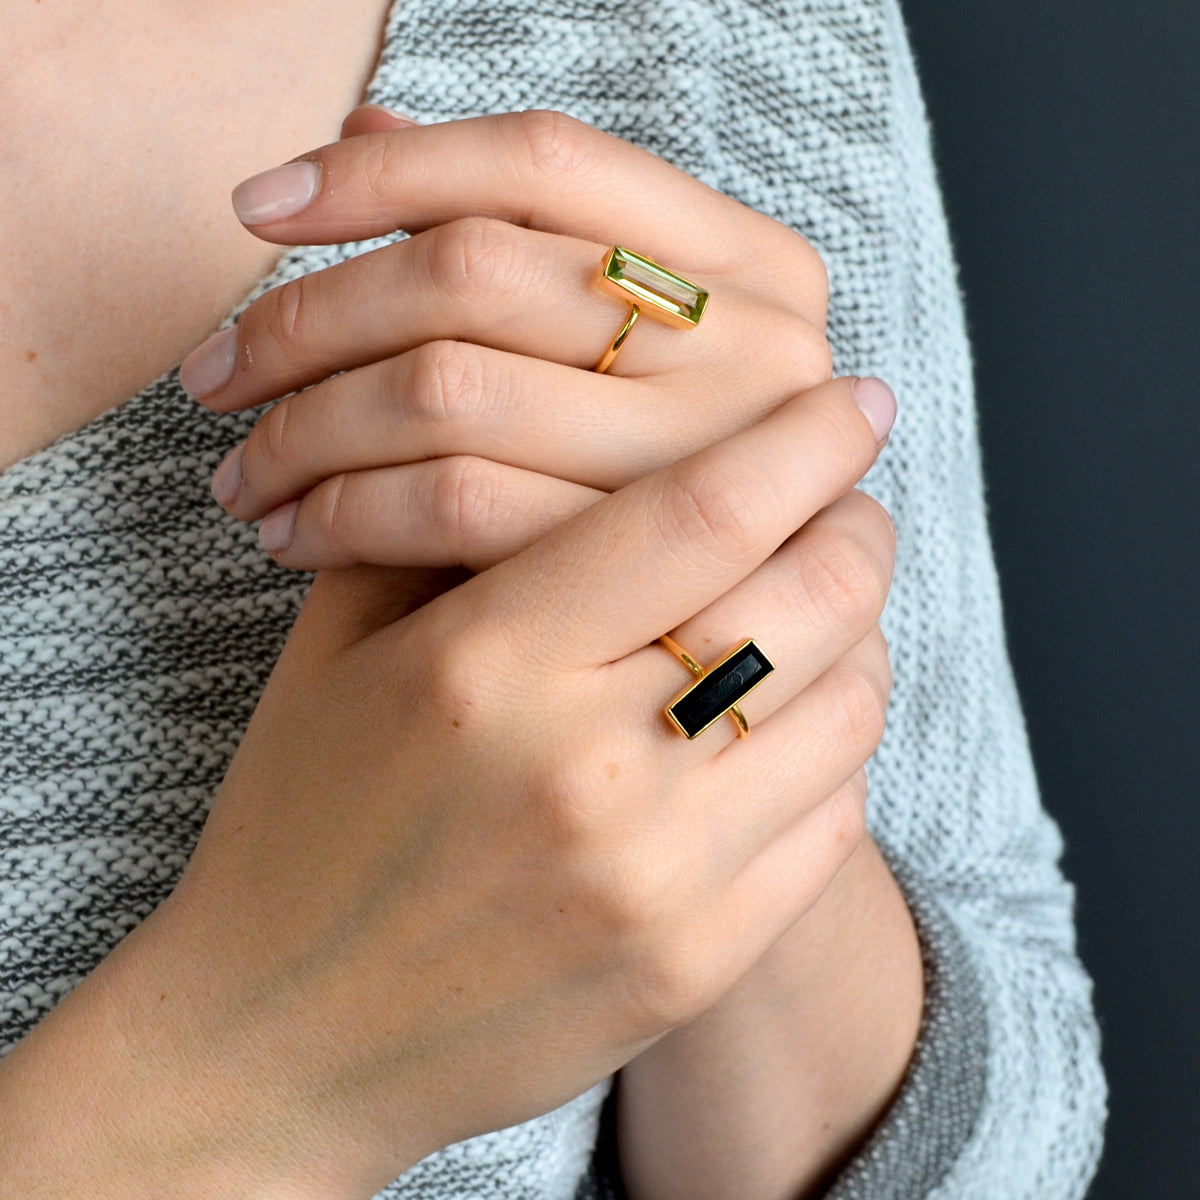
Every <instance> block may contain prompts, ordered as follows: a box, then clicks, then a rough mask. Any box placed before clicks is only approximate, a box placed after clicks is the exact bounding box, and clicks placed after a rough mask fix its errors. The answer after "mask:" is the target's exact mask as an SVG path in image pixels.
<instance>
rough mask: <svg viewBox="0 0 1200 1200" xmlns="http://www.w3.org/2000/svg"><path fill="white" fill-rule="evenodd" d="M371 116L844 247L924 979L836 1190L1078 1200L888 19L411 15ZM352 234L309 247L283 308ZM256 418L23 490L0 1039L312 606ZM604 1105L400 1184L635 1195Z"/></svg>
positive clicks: (842, 337)
mask: <svg viewBox="0 0 1200 1200" xmlns="http://www.w3.org/2000/svg"><path fill="white" fill-rule="evenodd" d="M370 99H372V100H376V101H379V102H382V103H386V104H391V105H394V106H396V107H398V108H400V109H401V110H404V111H408V112H410V113H412V114H413V115H414V116H417V117H419V118H422V119H425V120H443V119H448V118H454V117H462V116H469V115H476V114H479V113H485V112H497V111H501V110H505V109H515V108H526V107H534V106H538V107H541V106H548V107H557V108H562V109H565V110H566V111H569V112H571V113H574V114H575V115H577V116H579V117H582V118H583V119H585V120H587V121H590V122H592V123H594V124H597V125H599V126H602V127H603V128H605V129H608V130H610V131H611V132H613V133H616V134H618V135H620V136H621V137H624V138H628V139H630V140H631V141H634V142H636V143H638V144H640V145H642V146H645V147H647V148H649V149H651V150H653V151H655V152H657V153H659V154H661V155H664V156H665V157H666V158H668V159H670V160H671V161H672V162H674V163H676V164H678V165H679V166H681V167H683V168H685V169H686V170H688V171H689V172H691V173H693V174H695V175H697V176H699V177H700V178H701V179H703V180H705V181H706V182H708V183H710V184H712V185H714V186H715V187H718V188H720V189H722V190H724V191H726V192H728V193H730V194H731V195H734V196H736V197H738V198H739V199H740V200H743V201H744V202H745V203H747V204H749V205H751V206H753V207H755V208H757V209H761V210H762V211H765V212H767V213H770V214H772V215H773V216H776V217H778V218H780V219H781V220H783V221H786V222H788V223H789V224H791V225H793V226H794V227H795V228H797V229H799V230H800V231H801V232H803V233H804V234H805V235H806V236H807V237H809V238H810V239H811V240H812V241H813V242H814V243H815V244H816V246H817V247H818V249H819V250H820V251H821V252H822V254H823V255H824V257H825V260H826V262H827V263H828V265H829V270H830V276H831V281H832V302H831V306H830V317H829V321H830V336H831V339H832V342H833V345H834V349H835V355H836V361H837V368H838V370H839V371H840V372H850V371H855V372H863V373H867V372H869V373H872V374H878V375H881V376H882V377H883V378H885V379H887V380H889V381H890V382H891V383H892V384H893V385H894V386H895V387H896V390H897V392H898V394H899V396H900V401H901V404H900V420H899V424H898V426H897V428H896V430H895V432H894V433H893V435H892V438H891V441H890V443H889V445H888V447H887V449H886V451H885V453H884V455H883V457H882V459H881V461H880V462H879V463H878V464H877V466H876V468H875V469H874V470H873V472H872V474H871V475H870V477H869V479H868V488H869V490H871V491H872V492H873V493H874V494H875V495H876V496H877V497H878V498H879V499H880V500H881V501H882V502H883V503H884V504H885V505H886V506H887V507H888V509H889V510H890V511H891V512H892V514H893V516H894V518H895V521H896V525H897V527H898V531H899V551H898V562H897V571H896V581H895V586H894V589H893V592H892V596H891V600H890V602H889V604H888V608H887V612H886V613H885V617H884V624H885V628H886V632H887V635H888V638H889V641H890V643H891V647H892V656H893V665H894V668H895V678H896V683H895V692H894V695H893V698H892V703H891V711H890V720H889V725H888V731H887V734H886V737H885V739H884V742H883V745H882V746H881V748H880V750H879V752H878V755H877V756H876V759H875V760H874V762H873V764H872V768H871V792H872V796H871V802H870V822H871V827H872V830H873V833H874V835H875V837H876V839H877V840H878V841H879V843H880V844H881V846H882V847H883V849H884V851H885V853H886V854H887V856H888V858H889V861H890V862H891V864H892V867H893V869H894V871H895V873H896V875H897V877H898V878H899V880H900V881H901V884H902V886H903V887H904V889H905V891H906V893H907V896H908V899H909V902H910V905H911V907H912V910H913V912H914V914H915V916H916V919H917V922H918V925H919V928H920V931H921V935H922V941H923V947H924V952H925V958H926V963H927V977H928V1000H927V1007H926V1014H925V1021H924V1027H923V1030H922V1033H921V1038H920V1043H919V1046H918V1050H917V1055H916V1059H915V1061H914V1064H913V1066H912V1069H911V1071H910V1074H909V1077H908V1079H907V1081H906V1083H905V1085H904V1087H903V1090H902V1093H901V1095H900V1096H899V1098H898V1099H897V1101H896V1102H895V1104H894V1107H893V1109H892V1111H891V1112H890V1113H889V1115H888V1116H887V1118H886V1119H885V1121H884V1123H883V1124H882V1126H881V1127H880V1128H879V1129H878V1130H877V1132H876V1133H875V1135H874V1136H873V1137H872V1138H871V1140H870V1142H869V1143H868V1144H867V1145H866V1146H865V1147H864V1148H863V1150H862V1151H861V1153H859V1155H858V1156H857V1157H856V1158H855V1159H854V1161H853V1162H852V1163H850V1165H849V1166H848V1168H847V1169H846V1170H845V1171H844V1173H843V1174H842V1175H841V1177H840V1178H839V1179H838V1180H837V1181H836V1182H835V1184H834V1185H833V1187H832V1190H831V1192H830V1196H831V1197H835V1198H836V1200H851V1198H862V1200H866V1198H868V1197H869V1198H871V1200H883V1198H885V1197H887V1198H895V1200H912V1198H915V1197H925V1198H928V1200H935V1198H936V1200H950V1198H953V1200H976V1198H978V1200H984V1198H986V1200H998V1198H1013V1200H1016V1198H1018V1197H1028V1198H1030V1200H1057V1198H1058V1197H1079V1196H1082V1195H1083V1193H1084V1191H1085V1188H1086V1185H1087V1181H1088V1179H1089V1178H1090V1175H1091V1173H1092V1171H1093V1169H1094V1167H1095V1163H1096V1160H1097V1157H1098V1153H1099V1146H1100V1133H1101V1126H1102V1123H1103V1116H1104V1083H1103V1080H1102V1077H1101V1074H1100V1069H1099V1065H1098V1056H1097V1033H1096V1026H1095V1022H1094V1020H1093V1016H1092V1011H1091V1006H1090V994H1091V989H1090V984H1089V981H1088V979H1087V978H1086V976H1085V975H1084V973H1083V972H1082V970H1081V969H1080V966H1079V963H1078V962H1077V960H1076V958H1075V953H1074V944H1073V930H1072V913H1071V910H1072V893H1071V890H1070V888H1069V886H1068V885H1067V884H1066V883H1065V882H1064V881H1063V879H1062V877H1061V875H1060V874H1059V872H1058V869H1057V866H1056V860H1057V857H1058V855H1059V851H1060V843H1059V838H1058V833H1057V831H1056V829H1055V827H1054V825H1053V824H1052V823H1051V821H1050V820H1049V818H1048V817H1047V816H1046V814H1045V813H1044V812H1043V811H1042V809H1041V807H1040V805H1039V801H1038V795H1037V789H1036V784H1035V781H1034V776H1033V772H1032V769H1031V766H1030V760H1029V754H1028V749H1027V746H1026V740H1025V733H1024V729H1023V725H1022V719H1021V714H1020V709H1019V707H1018V702H1017V698H1016V695H1015V693H1014V689H1013V684H1012V679H1011V675H1010V671H1009V666H1008V662H1007V659H1006V655H1005V647H1004V642H1003V635H1002V628H1001V616H1000V608H999V600H998V593H997V586H996V579H995V574H994V571H993V566H992V561H991V556H990V550H989V544H988V534H987V528H986V524H985V517H984V508H983V502H982V497H981V483H980V469H979V457H978V451H977V446H976V432H975V420H974V415H973V410H972V397H971V369H970V360H969V355H968V350H967V344H966V339H965V336H964V331H963V321H962V314H961V311H960V305H959V299H958V294H957V291H956V284H955V275H954V267H953V263H952V259H951V254H950V250H949V245H948V239H947V235H946V229H945V223H944V219H943V216H942V210H941V205H940V200H939V196H938V191H937V187H936V182H935V178H934V172H933V168H932V165H931V158H930V152H929V146H928V141H927V131H926V126H925V119H924V115H923V110H922V106H921V101H920V98H919V95H918V90H917V85H916V81H915V78H914V73H913V65H912V62H911V59H910V55H909V51H908V48H907V45H906V41H905V35H904V30H903V27H902V23H901V19H900V15H899V13H898V11H897V8H896V4H895V0H812V2H810V3H800V2H798V0H593V2H592V3H582V2H580V0H520V2H519V3H511V2H508V0H412V2H407V0H400V2H398V3H396V4H395V5H394V7H393V11H392V14H391V18H390V21H389V25H388V32H387V37H386V44H385V48H384V51H383V56H382V59H381V62H380V64H379V67H378V70H377V73H376V75H375V77H374V79H373V81H372V83H371V86H370ZM361 248H362V247H358V246H346V247H336V248H323V249H317V250H311V249H302V250H298V251H294V252H291V253H289V254H287V255H286V256H285V258H284V259H283V260H282V262H281V264H280V266H279V269H278V270H277V271H276V273H275V274H274V275H273V276H272V277H271V279H269V280H268V281H266V283H265V284H264V286H266V285H268V284H274V283H278V282H280V281H282V280H283V279H286V278H291V277H294V276H296V275H298V274H301V273H303V272H306V271H309V270H312V269H314V268H316V267H320V266H322V265H325V264H327V263H329V262H332V261H335V260H337V259H339V258H342V257H345V256H346V255H348V254H350V253H354V252H356V251H357V250H359V249H361ZM252 420H253V416H252V415H250V416H247V415H233V416H227V417H214V416H213V415H212V414H210V413H208V412H207V411H205V410H203V409H201V408H199V407H198V406H196V405H194V404H191V403H189V402H188V401H187V400H186V399H185V398H184V396H183V395H182V393H181V391H180V389H179V385H178V381H177V378H176V376H175V374H174V373H172V374H171V375H168V376H166V377H164V378H163V379H161V380H159V381H158V382H156V383H155V384H153V385H152V386H151V387H149V388H147V389H146V390H145V391H144V392H143V393H142V394H141V395H139V396H137V397H135V398H134V399H132V400H130V401H129V402H128V403H126V404H125V405H124V406H122V407H121V408H120V409H118V410H117V411H115V412H112V413H109V414H108V415H106V416H103V417H101V418H100V419H99V420H96V421H94V422H92V423H91V424H90V425H88V426H87V427H86V428H84V429H83V430H81V431H79V432H78V433H75V434H71V435H69V436H68V437H65V438H63V439H62V440H60V441H59V442H58V443H56V444H55V445H53V446H51V447H50V448H49V449H48V450H46V451H44V452H42V453H39V454H36V455H34V456H33V457H31V458H29V459H26V460H25V461H23V462H21V463H18V464H17V465H15V466H14V467H12V468H11V469H10V470H8V471H6V472H4V473H3V474H2V475H0V663H2V664H3V670H2V672H0V1050H3V1049H5V1048H6V1047H7V1046H9V1045H11V1044H12V1043H14V1042H15V1041H17V1040H18V1039H19V1038H20V1037H22V1036H23V1035H24V1034H25V1033H26V1032H27V1031H28V1030H29V1029H30V1028H31V1027H32V1026H33V1025H34V1023H35V1022H36V1021H38V1020H39V1019H40V1018H41V1017H42V1016H43V1015H44V1014H45V1013H46V1012H47V1011H48V1010H49V1009H50V1008H51V1007H52V1006H53V1005H54V1004H55V1003H56V1002H57V1001H58V1000H59V999H61V998H62V997H63V996H64V995H65V994H66V993H67V992H68V991H69V990H70V989H71V988H72V987H73V986H74V985H75V984H76V983H77V982H78V981H79V980H80V979H81V978H82V977H83V976H84V975H85V974H86V973H87V972H88V971H89V970H90V969H91V968H92V967H93V966H94V965H95V964H96V963H97V962H99V961H100V959H102V958H103V957H104V956H105V954H106V953H107V952H108V951H109V950H110V949H111V947H112V946H113V945H114V944H115V943H116V942H117V941H118V940H119V939H120V938H121V937H122V936H123V935H124V934H125V933H126V932H127V931H128V930H129V929H130V928H131V927H133V926H134V925H135V924H136V923H137V922H138V921H139V920H140V919H141V918H143V917H144V916H145V915H146V914H147V913H149V912H150V911H151V910H152V909H153V908H154V907H155V905H156V904H157V903H158V902H159V901H160V900H161V899H162V898H163V897H164V896H165V895H166V894H167V892H168V891H169V890H170V888H171V887H172V885H173V883H174V882H175V880H176V879H177V878H178V876H179V874H180V871H181V869H182V868H183V865H184V863H185V861H186V859H187V857H188V855H189V853H190V851H191V849H192V847H193V845H194V843H195V841H196V838H197V836H198V834H199V831H200V828H201V825H202V823H203V821H204V816H205V811H206V805H207V803H208V801H209V799H210V797H211V796H212V794H213V791H214V790H215V788H216V785H217V784H218V782H219V781H220V779H221V777H222V774H223V772H224V771H225V768H226V766H227V764H228V762H229V759H230V757H231V755H232V754H233V752H234V749H235V747H236V745H237V741H238V737H239V734H240V732H241V730H242V729H243V728H244V727H245V725H246V723H247V721H248V719H249V717H250V713H251V711H252V709H253V706H254V703H255V699H256V697H257V695H258V693H259V691H260V689H261V688H262V686H263V683H264V681H265V679H266V676H267V674H268V672H269V671H270V668H271V665H272V663H273V661H274V659H275V657H276V655H277V654H278V652H279V649H280V647H281V645H282V644H283V641H284V639H285V637H286V635H287V632H288V629H289V627H290V625H291V622H292V620H293V619H294V617H295V614H296V611H297V608H298V606H299V604H300V602H301V600H302V598H303V596H304V593H305V590H306V587H307V583H308V580H307V578H306V577H304V576H300V575H297V574H295V573H291V572H287V571H283V570H281V569H279V568H277V567H275V566H274V565H273V564H272V563H271V562H269V561H268V560H267V558H266V556H265V555H264V554H263V553H262V552H261V551H260V550H259V549H258V547H257V544H256V541H255V537H254V533H253V531H252V530H250V529H248V528H246V527H245V526H243V525H240V524H238V523H237V522H235V521H232V520H230V519H228V518H227V517H226V516H225V515H224V514H222V513H221V512H220V511H219V510H218V509H217V508H216V506H215V505H214V504H213V503H212V501H211V500H210V498H209V494H208V479H209V475H210V473H211V471H212V469H213V468H214V467H215V465H216V464H217V462H218V461H219V459H220V458H221V456H222V454H223V453H224V451H225V450H227V449H228V448H229V447H230V446H232V445H233V444H234V443H235V441H237V440H238V439H239V438H241V437H242V436H244V435H245V433H246V432H247V431H248V429H249V427H250V424H251V422H252ZM604 1091H605V1089H604V1088H603V1087H600V1088H596V1089H594V1090H593V1091H591V1092H589V1093H587V1094H586V1095H584V1096H582V1097H580V1098H579V1099H577V1100H576V1101H574V1102H573V1103H571V1104H569V1105H567V1106H566V1107H565V1108H564V1109H562V1110H560V1111H558V1112H556V1113H552V1114H550V1115H549V1116H546V1117H542V1118H539V1119H537V1120H534V1121H531V1122H529V1123H528V1124H525V1125H522V1126H520V1127H518V1128H516V1129H511V1130H505V1131H502V1132H500V1133H496V1134H492V1135H489V1136H486V1137H482V1138H478V1139H474V1140H472V1141H470V1142H466V1143H463V1144H461V1145H458V1146H453V1147H450V1148H449V1149H447V1150H445V1151H442V1152H441V1153H439V1154H436V1155H434V1156H433V1157H432V1158H430V1159H427V1160H425V1162H423V1163H421V1164H420V1165H418V1166H417V1167H416V1168H415V1169H414V1170H412V1171H411V1172H409V1173H408V1174H407V1175H406V1176H405V1177H404V1178H403V1179H402V1180H400V1181H398V1182H397V1183H396V1184H395V1185H393V1186H392V1187H391V1188H389V1189H388V1190H387V1191H386V1192H385V1193H384V1195H386V1196H387V1197H390V1198H398V1197H411V1198H414V1200H415V1198H418V1197H419V1198H423V1200H434V1198H446V1200H450V1198H453V1200H465V1198H472V1197H479V1198H483V1197H489V1198H495V1200H509V1198H512V1200H516V1198H518V1197H519V1198H520V1200H571V1198H572V1197H573V1196H576V1195H581V1196H582V1195H595V1194H600V1195H605V1194H612V1193H613V1191H614V1189H617V1188H619V1183H618V1182H617V1181H616V1180H615V1179H614V1178H613V1177H612V1172H611V1170H610V1169H609V1166H608V1165H607V1164H608V1163H609V1162H610V1158H609V1151H610V1150H611V1147H610V1146H606V1145H605V1143H604V1138H603V1137H601V1138H600V1151H599V1153H598V1154H597V1155H596V1156H595V1159H594V1161H593V1149H594V1147H595V1146H596V1143H597V1130H598V1122H599V1114H600V1108H601V1104H602V1101H603V1096H604ZM716 1102H717V1103H718V1104H719V1102H720V1098H719V1097H717V1098H716Z"/></svg>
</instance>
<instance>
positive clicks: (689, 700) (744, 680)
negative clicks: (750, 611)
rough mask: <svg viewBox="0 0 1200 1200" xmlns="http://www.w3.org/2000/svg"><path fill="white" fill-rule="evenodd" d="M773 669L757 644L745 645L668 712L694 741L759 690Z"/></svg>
mask: <svg viewBox="0 0 1200 1200" xmlns="http://www.w3.org/2000/svg"><path fill="white" fill-rule="evenodd" d="M773 670H775V665H774V663H772V662H771V660H770V659H769V658H768V657H767V656H766V655H765V654H764V653H763V652H762V651H761V650H760V649H759V648H758V647H757V646H756V645H755V644H754V642H752V641H751V642H746V643H745V644H743V645H741V646H739V647H738V648H737V649H736V650H734V651H733V653H732V654H729V655H727V656H726V657H725V658H723V659H722V660H721V661H720V662H719V663H717V665H716V666H715V667H713V668H712V669H711V670H710V671H709V672H708V673H707V674H706V675H705V676H704V677H703V678H702V679H698V680H696V682H695V683H694V684H692V686H691V687H690V688H688V690H687V691H686V692H684V694H683V695H682V696H680V697H679V699H678V700H676V701H675V703H674V704H672V705H671V707H670V708H668V709H667V712H668V713H670V715H671V717H672V719H673V720H674V721H675V723H676V724H677V725H678V726H679V728H680V729H682V730H683V732H684V733H685V734H686V735H687V736H688V737H689V738H694V737H695V736H696V735H697V734H698V733H703V732H704V730H706V729H707V728H708V727H709V726H710V725H711V724H712V723H713V722H714V721H715V720H717V719H718V718H719V717H721V716H723V715H724V714H725V713H727V712H728V711H729V710H730V709H731V708H732V707H733V706H734V705H735V704H737V702H738V701H739V700H741V699H742V698H743V697H744V696H746V695H748V694H749V693H750V692H752V691H753V690H754V689H755V688H756V687H758V685H759V684H760V683H762V681H763V680H764V679H766V677H767V676H768V675H770V673H771V672H772V671H773Z"/></svg>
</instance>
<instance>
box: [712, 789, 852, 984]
mask: <svg viewBox="0 0 1200 1200" xmlns="http://www.w3.org/2000/svg"><path fill="white" fill-rule="evenodd" d="M742 794H744V793H742ZM867 794H868V787H867V773H866V771H865V770H862V769H861V768H860V769H859V770H857V771H855V772H854V774H853V775H851V776H850V778H849V779H847V780H846V782H845V783H843V784H842V785H841V786H840V787H839V788H837V789H836V790H835V791H833V792H832V793H831V794H830V795H829V796H828V797H827V798H826V799H824V800H822V801H821V803H819V804H818V805H817V806H816V807H815V808H812V809H811V810H810V811H808V812H806V813H805V814H804V815H803V816H801V817H800V818H799V819H797V820H796V821H794V822H793V823H792V824H790V825H787V826H785V827H784V828H783V829H782V830H781V831H780V832H779V833H778V834H777V835H776V836H775V837H773V838H772V839H770V840H769V841H768V842H767V844H766V845H764V846H763V847H762V849H761V850H759V852H758V853H757V854H756V855H754V856H752V857H751V858H750V860H749V862H747V863H746V864H745V866H744V867H743V868H742V870H741V873H740V874H739V875H738V876H737V878H736V879H735V880H734V881H733V883H732V884H731V885H730V887H729V890H728V891H727V893H726V896H725V906H726V907H725V919H726V920H727V921H728V922H729V923H730V926H731V927H732V928H733V929H734V930H736V931H737V938H738V947H739V951H740V952H741V955H740V961H739V962H738V963H735V964H733V969H734V970H735V971H738V969H739V968H740V970H742V971H744V970H746V969H748V968H749V967H750V966H751V965H753V964H754V963H755V962H757V961H758V959H759V958H760V957H761V956H762V954H763V953H765V952H766V951H767V950H768V949H769V948H770V947H771V946H772V945H773V944H774V943H775V942H776V940H777V939H778V938H779V937H781V936H782V935H783V934H784V933H785V932H786V931H787V930H788V928H789V927H790V926H791V925H792V924H793V923H794V922H795V921H796V920H797V919H798V918H800V917H802V916H803V915H804V914H805V913H806V912H808V911H809V909H811V908H812V907H813V905H814V904H816V902H817V901H818V900H819V899H820V898H821V896H822V895H823V893H824V892H825V890H826V889H827V888H828V887H829V885H830V884H831V883H833V881H834V879H835V878H836V877H837V875H838V872H839V871H841V869H842V868H843V867H844V866H845V865H846V864H847V863H848V862H849V861H850V859H851V858H853V856H854V854H855V852H856V851H857V850H859V849H860V847H861V846H862V843H863V839H864V837H865V836H866V803H867ZM732 940H733V939H732V937H731V939H730V942H731V944H732ZM739 973H740V972H739ZM736 977H737V976H736V975H735V978H736Z"/></svg>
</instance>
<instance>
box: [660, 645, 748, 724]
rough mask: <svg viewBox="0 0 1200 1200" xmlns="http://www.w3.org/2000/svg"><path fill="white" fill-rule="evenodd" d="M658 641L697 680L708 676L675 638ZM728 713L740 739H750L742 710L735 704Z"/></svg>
mask: <svg viewBox="0 0 1200 1200" xmlns="http://www.w3.org/2000/svg"><path fill="white" fill-rule="evenodd" d="M658 640H659V643H660V644H661V645H662V646H664V647H666V649H668V650H670V652H671V653H672V654H673V655H675V657H676V658H677V659H679V661H680V662H681V663H683V665H684V666H685V667H687V669H688V670H689V671H691V673H692V674H693V675H695V676H696V678H697V679H702V678H703V677H704V675H705V674H707V672H706V671H705V669H704V667H702V666H701V665H700V664H699V663H698V662H697V661H696V660H695V659H694V658H693V657H692V656H691V655H690V654H689V653H688V652H687V651H686V650H685V649H684V648H683V647H682V646H681V645H680V644H679V643H678V642H677V641H676V640H675V639H674V638H673V637H671V636H669V635H668V634H665V633H664V634H663V635H662V637H660V638H659V639H658ZM728 712H729V716H730V717H732V718H733V723H734V725H735V726H737V735H738V737H740V738H744V737H749V736H750V726H749V724H748V723H747V721H746V717H745V715H744V714H743V712H742V710H741V709H740V708H739V707H738V706H737V705H736V704H734V705H732V706H731V707H730V708H729V709H728Z"/></svg>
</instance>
